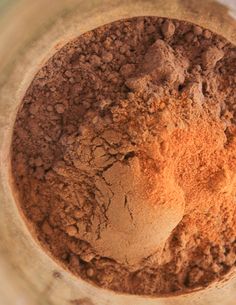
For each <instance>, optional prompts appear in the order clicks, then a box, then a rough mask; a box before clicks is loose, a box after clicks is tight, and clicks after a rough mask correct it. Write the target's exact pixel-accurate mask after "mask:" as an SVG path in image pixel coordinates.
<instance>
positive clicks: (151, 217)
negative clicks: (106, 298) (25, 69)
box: [12, 17, 236, 295]
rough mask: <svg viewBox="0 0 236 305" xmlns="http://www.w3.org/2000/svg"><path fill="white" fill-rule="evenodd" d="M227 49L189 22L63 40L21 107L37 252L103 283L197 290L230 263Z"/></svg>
mask: <svg viewBox="0 0 236 305" xmlns="http://www.w3.org/2000/svg"><path fill="white" fill-rule="evenodd" d="M235 71H236V48H235V46H233V45H232V44H231V43H229V42H228V41H226V40H225V39H224V38H222V37H220V36H218V35H216V34H215V33H212V32H211V31H209V30H206V29H203V28H201V27H199V26H197V25H193V24H190V23H188V22H185V21H179V20H170V19H166V18H157V17H138V18H132V19H126V20H122V21H117V22H114V23H111V24H108V25H105V26H102V27H100V28H98V29H95V30H93V31H91V32H88V33H86V34H83V35H82V36H80V37H78V38H76V39H75V40H73V41H71V42H69V43H68V44H66V45H65V46H64V47H63V48H62V49H61V50H59V51H58V52H57V53H56V54H55V55H54V56H53V57H52V58H50V59H49V61H48V62H47V63H46V64H45V65H44V66H43V67H42V68H41V69H40V71H39V72H38V73H37V75H36V76H35V78H34V80H33V81H32V83H31V85H30V87H29V88H28V90H27V92H26V94H25V96H24V98H23V101H22V105H21V107H20V109H19V111H18V114H17V118H16V122H15V126H14V132H13V139H12V174H13V178H14V183H15V188H16V191H17V192H18V196H19V204H20V208H21V209H22V211H23V212H24V214H25V216H26V219H27V222H28V223H30V224H31V228H33V229H32V230H34V234H36V235H37V239H38V240H39V242H40V243H41V245H42V246H43V247H44V248H45V249H47V250H48V251H49V252H50V253H51V254H52V255H53V257H54V258H55V259H56V260H57V261H58V262H60V263H61V264H62V265H63V266H65V267H66V268H68V269H69V270H70V271H71V272H73V273H74V274H76V275H78V276H79V277H82V278H83V279H85V280H87V281H89V282H91V283H94V284H96V285H98V286H101V287H104V288H109V289H113V290H115V291H119V292H126V293H131V294H142V295H167V294H174V293H186V292H189V291H193V290H194V289H198V288H203V287H206V286H208V285H209V284H210V283H212V282H213V281H216V280H221V279H222V278H223V277H224V276H225V274H227V273H228V272H229V271H231V270H233V268H234V266H235V264H236V237H235V236H236V213H235V192H236V158H235V149H236V147H235V146H236V138H235V135H236V129H235V119H236V111H235V109H236V108H235V107H236V106H235V97H236V94H235Z"/></svg>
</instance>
